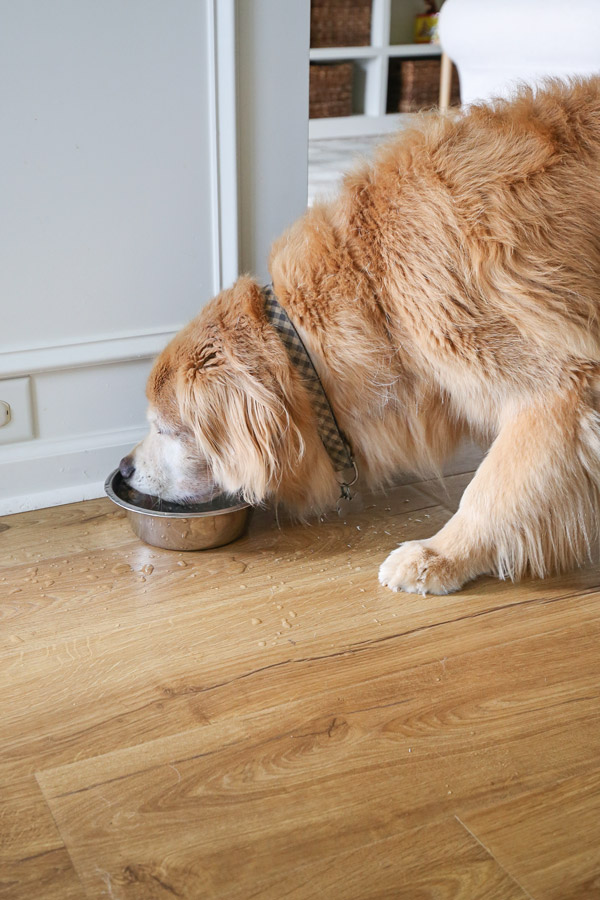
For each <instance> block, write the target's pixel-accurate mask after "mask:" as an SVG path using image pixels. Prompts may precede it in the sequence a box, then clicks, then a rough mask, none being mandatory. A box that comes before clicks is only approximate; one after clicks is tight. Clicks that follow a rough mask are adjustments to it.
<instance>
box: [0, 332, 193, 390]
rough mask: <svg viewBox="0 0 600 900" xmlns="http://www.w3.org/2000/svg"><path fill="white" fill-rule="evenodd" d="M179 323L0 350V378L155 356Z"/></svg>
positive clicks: (172, 334)
mask: <svg viewBox="0 0 600 900" xmlns="http://www.w3.org/2000/svg"><path fill="white" fill-rule="evenodd" d="M182 327H183V326H182V325H175V326H173V327H172V328H170V329H169V330H167V331H164V330H162V329H161V330H160V331H146V332H143V333H142V334H124V335H116V336H114V337H106V338H99V339H97V340H92V341H74V342H72V343H67V344H55V345H53V346H46V347H29V348H24V349H20V350H7V351H4V352H3V353H0V378H16V377H18V376H20V375H34V374H36V373H39V372H49V371H54V370H56V369H79V368H83V367H86V366H98V365H104V364H106V363H116V362H127V361H128V360H133V359H145V358H148V357H152V356H156V355H157V354H158V353H160V351H161V350H162V349H163V347H164V346H165V345H166V344H167V343H168V342H169V341H170V340H171V338H172V337H173V336H174V335H175V334H176V333H177V332H178V331H179V330H180V328H182Z"/></svg>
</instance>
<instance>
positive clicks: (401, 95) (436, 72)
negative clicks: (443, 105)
mask: <svg viewBox="0 0 600 900" xmlns="http://www.w3.org/2000/svg"><path fill="white" fill-rule="evenodd" d="M440 70H441V60H439V59H391V60H390V68H389V77H388V102H387V111H388V112H402V113H408V112H417V111H418V110H420V109H430V108H431V107H432V106H437V105H438V103H439V99H440ZM450 106H460V86H459V83H458V72H457V70H456V66H454V65H453V66H452V88H451V93H450Z"/></svg>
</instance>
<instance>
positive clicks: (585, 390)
mask: <svg viewBox="0 0 600 900" xmlns="http://www.w3.org/2000/svg"><path fill="white" fill-rule="evenodd" d="M270 272H271V276H272V279H273V291H274V293H275V295H276V297H277V299H278V301H279V303H280V304H281V306H282V307H283V308H284V309H285V310H286V311H287V314H288V316H289V318H290V319H291V321H292V322H293V324H294V325H295V327H296V329H297V330H298V332H299V334H300V335H301V337H302V340H303V342H304V344H305V346H306V348H307V350H308V352H309V354H310V357H311V358H312V360H313V362H314V366H315V367H316V370H317V371H318V373H319V376H320V379H321V381H322V384H323V386H324V389H325V392H326V394H327V397H328V398H329V402H330V404H331V406H332V408H333V410H334V413H335V416H336V418H337V421H338V423H339V426H340V428H341V430H342V432H343V433H344V435H345V436H346V438H347V440H348V442H349V444H350V446H351V448H352V453H353V456H354V459H355V460H356V463H357V467H358V470H359V472H360V475H361V481H362V482H363V483H365V484H367V485H371V486H378V485H382V484H384V483H386V482H390V481H392V480H393V478H394V476H395V475H396V474H397V473H398V472H399V471H407V470H412V471H415V472H416V473H419V474H421V475H424V474H431V473H436V472H439V467H440V465H441V464H442V463H443V461H444V459H445V458H447V457H448V456H449V454H450V453H451V452H452V451H453V449H454V448H455V446H456V445H457V442H458V441H459V440H460V439H461V438H462V437H463V436H464V435H469V434H470V435H475V436H479V437H481V438H483V439H484V440H486V441H491V447H490V449H489V451H488V453H487V455H486V457H485V459H484V461H483V462H482V464H481V465H480V467H479V469H478V471H477V472H476V474H475V476H474V478H473V480H472V481H471V483H470V484H469V486H468V487H467V489H466V491H465V492H464V495H463V497H462V501H461V503H460V507H459V509H458V512H457V513H456V514H455V515H454V516H453V517H452V518H451V519H450V521H449V522H448V523H447V524H446V525H445V526H444V527H443V528H442V529H441V530H440V531H439V532H438V533H437V534H435V535H434V536H433V537H431V538H429V539H428V540H423V541H408V542H406V543H403V544H401V545H400V547H398V549H395V550H394V551H393V552H392V553H391V555H390V556H388V558H387V560H385V562H383V565H382V566H381V569H380V581H381V582H382V584H384V585H388V586H389V587H390V588H392V589H393V590H403V591H412V592H420V593H427V592H430V593H434V594H444V593H447V592H449V591H455V590H457V589H458V588H460V587H461V586H462V585H464V584H465V582H467V581H469V580H470V579H472V578H475V577H476V576H478V575H480V574H482V573H495V574H496V575H497V576H499V577H500V578H512V579H517V578H519V577H520V576H522V575H523V574H524V573H531V574H533V575H536V576H543V575H545V574H546V573H549V572H551V571H553V570H557V569H564V568H565V567H570V566H573V565H577V564H580V563H582V562H583V561H585V559H586V557H588V555H589V552H590V548H591V547H592V546H593V544H594V543H595V542H596V539H597V531H598V511H599V490H600V418H599V415H598V403H599V398H600V319H599V316H598V311H599V309H600V78H591V79H579V80H573V81H570V82H569V83H564V82H560V81H549V82H548V83H547V84H546V85H545V86H544V87H543V88H540V89H537V90H533V89H522V90H521V91H520V92H519V94H518V95H517V96H516V98H515V99H514V100H512V101H510V102H508V101H497V102H494V103H491V104H489V105H484V104H482V105H475V106H473V107H472V108H470V109H469V110H468V111H467V112H465V113H463V114H460V115H458V116H454V117H452V118H450V117H444V116H440V115H435V114H433V115H431V114H428V115H425V116H423V117H421V118H417V119H416V121H415V124H414V126H413V127H412V128H411V129H410V130H408V131H405V132H403V133H401V134H399V135H398V136H396V137H395V138H394V139H393V140H392V141H391V142H389V143H388V144H386V145H384V146H383V147H382V148H381V149H380V151H379V153H378V155H377V157H376V159H375V162H374V163H373V164H364V165H363V166H362V168H359V169H358V170H357V171H355V172H353V173H352V174H350V175H348V176H347V177H346V178H345V180H344V183H343V187H342V189H341V191H340V193H339V195H338V196H337V198H336V199H334V200H333V201H332V202H327V203H322V204H319V205H317V206H315V207H314V208H312V209H310V210H309V211H307V212H306V214H305V215H304V216H303V217H302V218H301V219H300V220H299V221H298V222H297V223H296V224H295V225H293V226H292V227H291V228H290V229H289V230H288V231H287V233H285V234H284V235H283V236H282V237H281V238H280V239H279V240H278V241H277V242H276V243H275V245H274V247H273V249H272V255H271V260H270ZM148 398H149V401H150V411H149V420H150V434H149V435H148V436H147V437H146V438H145V439H144V440H143V441H142V442H141V443H140V444H139V445H138V446H137V447H136V448H135V450H134V451H133V452H132V455H130V456H128V457H126V458H125V460H123V461H122V464H121V469H122V472H123V474H124V475H125V476H126V477H127V479H128V481H129V483H130V484H131V485H132V486H133V487H135V488H137V489H139V490H141V491H146V492H149V493H153V494H157V495H158V496H160V497H164V498H168V499H172V500H178V501H181V502H186V501H188V500H193V499H199V498H202V497H205V496H206V494H207V491H210V489H211V488H212V486H213V485H216V486H217V487H218V488H219V489H225V490H227V491H231V492H241V494H242V495H243V496H244V497H245V498H246V499H247V500H248V501H250V502H251V503H253V504H260V503H263V502H264V501H266V500H268V499H272V500H273V501H275V502H277V503H278V502H281V503H283V504H285V505H287V506H288V507H291V508H292V509H293V510H295V511H297V512H299V513H300V514H301V515H302V514H304V513H305V512H306V511H307V510H309V509H311V508H316V509H323V508H324V507H329V506H331V505H332V504H334V503H335V501H336V498H337V497H338V496H339V490H340V489H339V484H338V480H337V479H336V475H335V472H334V466H333V465H332V463H331V461H330V458H329V456H328V453H327V452H326V450H325V448H324V445H323V442H322V440H321V437H320V435H319V430H318V426H317V420H316V414H315V410H314V408H313V404H312V403H311V398H310V395H309V393H308V391H307V389H306V385H305V382H304V380H303V378H302V376H301V375H300V374H299V372H298V370H297V369H296V367H295V366H294V365H293V363H292V361H291V359H290V356H289V354H288V352H287V350H286V347H285V346H284V343H283V342H282V340H281V336H280V334H279V333H278V331H277V330H276V329H275V328H274V327H273V325H272V324H271V322H270V321H269V320H268V318H267V317H266V314H265V296H264V292H263V291H262V290H261V288H260V286H259V285H258V284H257V283H256V281H254V280H253V279H252V278H249V277H242V278H240V279H239V281H238V282H237V283H236V284H235V285H234V286H233V287H232V288H231V289H229V290H226V291H223V292H222V293H221V294H220V295H219V296H218V297H217V298H216V299H215V300H213V301H212V302H211V303H209V304H208V305H207V306H206V307H205V308H204V309H203V310H202V311H201V313H200V315H199V316H198V317H197V318H196V319H194V320H193V321H192V322H191V323H190V324H189V325H188V326H187V327H186V328H184V329H183V330H182V331H181V332H180V333H179V334H178V335H177V336H176V337H175V338H174V339H173V340H172V341H171V343H170V344H169V345H168V347H167V348H166V349H165V350H164V352H163V353H162V354H161V355H160V356H159V357H158V359H157V361H156V363H155V365H154V369H153V371H152V374H151V376H150V379H149V383H148Z"/></svg>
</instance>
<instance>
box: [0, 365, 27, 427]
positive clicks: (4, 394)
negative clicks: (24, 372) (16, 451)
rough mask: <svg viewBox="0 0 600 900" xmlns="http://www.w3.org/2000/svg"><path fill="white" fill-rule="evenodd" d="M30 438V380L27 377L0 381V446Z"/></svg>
mask: <svg viewBox="0 0 600 900" xmlns="http://www.w3.org/2000/svg"><path fill="white" fill-rule="evenodd" d="M32 437H33V410H32V408H31V379H30V378H29V376H27V377H25V378H6V379H4V380H0V444H12V443H14V442H15V441H28V440H31V438H32Z"/></svg>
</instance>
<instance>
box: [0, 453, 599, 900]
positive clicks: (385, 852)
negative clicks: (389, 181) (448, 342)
mask: <svg viewBox="0 0 600 900" xmlns="http://www.w3.org/2000/svg"><path fill="white" fill-rule="evenodd" d="M458 468H459V469H460V468H461V466H460V464H459V466H458ZM463 471H464V470H463ZM467 479H468V476H464V477H463V476H462V475H459V476H455V477H454V480H452V477H450V478H449V479H448V480H447V482H446V484H447V485H448V488H449V493H448V494H446V493H445V492H444V493H440V492H439V491H440V485H439V484H438V483H434V482H424V483H420V484H410V485H404V486H401V487H399V488H397V489H395V490H393V491H390V492H388V494H387V495H386V496H381V497H375V498H367V499H366V507H367V508H366V509H365V510H364V511H363V512H362V513H359V514H354V515H352V516H350V517H348V518H347V519H346V520H340V519H338V518H337V517H329V518H325V519H324V520H323V521H320V522H317V523H313V524H312V525H310V526H300V525H294V524H290V523H286V522H284V523H282V525H281V528H278V527H277V526H276V523H275V522H274V520H273V517H272V514H271V513H270V512H269V511H262V512H259V513H258V514H257V515H256V516H255V519H254V521H253V523H252V525H251V528H250V531H249V533H248V535H247V537H245V538H244V539H243V540H242V541H239V542H237V543H236V544H233V545H231V546H229V547H224V548H221V549H219V550H216V551H209V552H207V553H204V554H202V553H199V554H186V555H183V554H177V553H169V552H168V551H160V550H155V549H153V548H149V547H145V546H144V545H142V544H141V543H139V542H138V541H137V540H136V539H135V538H134V537H133V535H132V534H131V532H130V531H129V529H128V526H127V523H126V521H125V520H124V519H123V518H122V517H121V516H120V514H119V513H117V514H116V515H115V514H114V513H113V512H112V509H111V507H110V505H109V503H108V501H91V502H89V503H87V504H77V505H73V506H71V507H66V508H65V507H62V508H58V509H57V510H52V511H42V512H40V513H24V514H20V515H18V516H12V517H7V518H6V519H4V520H2V521H1V522H0V525H4V524H8V525H9V528H8V529H5V530H4V531H3V532H2V533H1V534H0V542H4V543H3V547H7V548H8V553H7V554H4V553H3V555H2V559H1V562H0V615H1V616H2V622H3V627H2V630H1V631H0V684H1V685H2V688H3V690H2V691H0V720H1V721H2V723H3V728H2V735H1V737H0V801H1V802H3V805H4V816H3V818H2V819H0V843H2V847H3V850H4V856H3V858H2V861H3V863H4V869H3V872H4V871H6V872H8V873H10V877H11V878H13V876H14V873H15V872H16V873H17V874H18V878H17V879H13V881H12V882H9V881H6V882H5V883H6V884H7V885H8V884H10V885H12V888H11V889H14V891H15V892H16V893H15V896H18V897H19V898H20V897H21V896H27V895H28V894H29V896H35V897H38V896H39V897H42V898H43V897H45V896H48V897H54V896H64V897H67V898H70V897H71V896H78V893H77V892H78V891H80V890H81V885H80V882H79V881H77V876H76V875H75V871H76V872H77V874H78V876H80V878H81V880H82V882H83V883H84V885H85V887H86V890H87V892H88V896H92V897H106V896H109V895H110V892H111V891H112V892H113V896H123V897H124V898H127V897H138V896H139V897H144V900H145V898H147V897H153V896H161V897H162V896H169V895H170V896H173V894H172V892H170V891H169V885H171V886H175V887H176V889H177V890H180V891H181V892H182V893H181V895H182V896H189V897H190V898H194V900H195V898H196V897H198V896H202V894H198V893H197V888H198V885H203V884H204V885H207V886H208V887H207V888H206V889H207V890H208V891H209V893H208V896H211V894H210V892H211V891H212V892H213V895H214V896H216V897H219V896H239V897H240V898H241V897H244V898H245V897H250V896H253V894H252V890H254V889H256V890H255V893H256V896H261V893H260V892H262V896H265V897H271V896H272V897H273V898H275V897H278V896H281V895H282V894H281V891H282V890H283V889H285V891H287V893H289V895H290V896H297V897H304V896H306V897H308V896H311V894H310V891H311V890H312V891H313V892H314V893H313V896H314V895H316V896H319V895H323V896H326V893H327V891H329V892H330V893H331V894H332V895H335V896H339V897H344V896H348V897H353V896H357V897H358V896H365V897H371V896H373V897H377V896H381V897H383V896H390V885H392V886H393V891H395V893H394V892H392V894H391V895H392V896H399V897H403V896H406V897H409V896H410V897H411V898H412V897H415V898H418V897H421V896H423V897H429V896H431V897H434V896H438V895H436V894H435V891H436V890H438V891H439V892H442V893H440V894H439V896H442V897H445V896H457V897H464V898H465V900H467V898H469V900H471V896H472V895H473V894H472V892H473V891H474V890H476V889H477V890H479V888H475V887H474V885H478V884H481V896H482V897H487V896H490V897H495V896H498V897H504V896H506V897H507V898H512V896H513V894H514V896H515V897H519V898H521V897H522V893H521V887H518V885H517V882H518V881H519V879H518V878H517V879H516V882H515V881H514V879H513V880H512V881H511V879H510V877H509V876H507V875H506V874H505V873H504V869H503V866H502V864H501V862H500V864H499V863H498V862H497V861H496V860H494V859H492V858H490V856H489V854H488V853H487V852H486V851H484V850H483V849H482V848H481V847H479V845H477V844H476V842H475V841H474V839H473V838H472V837H470V836H469V835H468V834H467V835H466V837H465V835H464V834H463V835H462V837H459V835H460V834H462V832H461V831H460V826H458V823H456V822H455V820H454V815H455V814H456V813H457V812H459V813H460V814H461V815H462V816H464V817H465V821H467V822H468V823H470V819H469V816H470V814H471V813H473V815H475V814H479V813H480V812H481V810H482V809H483V808H490V807H495V806H498V807H499V808H501V807H502V804H509V803H511V802H513V801H514V802H516V801H517V800H518V799H519V798H521V797H525V796H527V795H528V794H532V793H535V792H539V795H540V797H542V796H543V795H544V792H545V791H552V789H553V788H554V787H555V785H556V784H557V783H558V782H560V781H562V780H564V779H565V778H576V777H588V776H590V775H591V774H593V773H594V772H596V771H597V770H598V734H599V727H600V726H599V717H600V716H599V710H598V704H597V699H596V698H597V695H598V685H599V683H600V679H599V669H600V664H599V662H598V655H597V649H596V648H597V643H598V636H599V635H598V632H599V631H600V593H599V591H598V586H599V585H600V571H599V568H598V566H589V567H587V568H584V569H581V570H579V571H578V572H576V573H570V574H568V575H563V576H560V577H557V578H552V579H548V580H547V581H545V582H535V581H525V582H523V583H522V584H521V585H517V586H515V585H512V584H507V583H499V582H497V581H495V580H493V579H489V578H488V579H481V580H479V581H478V582H476V583H475V584H472V585H470V586H468V588H467V589H466V590H465V591H463V592H461V593H460V594H458V595H454V596H451V597H426V598H424V597H420V596H415V595H410V596H407V595H402V594H393V593H391V592H389V591H387V590H385V589H384V588H382V587H381V586H380V585H379V584H378V582H377V568H378V565H379V563H380V562H381V561H382V559H383V558H384V557H385V555H386V554H387V552H389V550H390V549H392V548H393V547H394V546H395V545H396V544H397V543H398V542H399V541H400V540H403V539H414V538H419V537H426V536H428V535H429V534H431V533H432V532H434V531H435V530H436V529H437V528H439V527H440V526H441V525H442V524H443V523H444V522H445V521H446V520H447V518H448V517H449V515H450V514H451V513H450V510H451V508H452V507H453V506H454V505H455V503H456V502H457V500H458V495H459V492H460V489H461V487H462V486H464V482H465V481H466V480H467ZM86 532H87V533H86ZM181 563H185V565H181ZM150 567H152V568H150ZM36 569H37V571H35V570H36ZM49 582H52V583H49ZM34 775H36V776H37V783H36V781H35V780H34ZM38 784H39V786H40V787H41V788H42V791H43V793H42V792H40V787H38ZM50 811H51V813H50ZM55 822H56V823H58V830H57V828H56V825H55ZM436 829H439V833H440V834H442V833H443V834H447V835H448V838H447V841H448V847H450V848H455V851H454V850H453V851H452V852H448V853H446V852H445V850H444V847H443V845H441V844H440V846H439V854H438V850H437V849H436V847H437V846H438V845H436V844H435V840H434V838H433V837H427V835H431V836H432V835H434V834H435V832H436ZM457 829H459V830H457ZM594 835H595V836H596V837H597V838H598V843H600V828H599V829H596V826H595V824H592V825H591V826H590V836H591V837H590V839H591V838H592V836H594ZM426 837H427V840H426V839H425V838H426ZM465 842H466V843H465ZM401 847H405V848H408V847H412V848H413V849H412V850H411V851H410V853H409V854H408V856H410V858H411V859H413V860H414V866H413V864H412V862H411V863H410V866H408V862H407V859H408V857H407V856H404V857H403V856H402V854H400V856H399V852H400V851H399V848H401ZM461 848H462V849H461ZM469 848H471V849H469ZM554 852H555V854H556V858H557V860H558V861H560V859H561V858H562V854H563V847H562V842H561V839H560V836H557V838H556V842H555V846H554ZM407 853H408V851H407ZM472 853H474V854H475V855H474V856H472V855H471V854H472ZM344 854H345V856H344ZM436 854H438V855H436ZM477 854H480V856H477ZM453 855H454V856H455V858H456V860H457V865H456V867H455V869H454V873H453V869H452V857H453ZM390 858H391V864H388V863H389V862H390ZM398 859H400V860H404V862H405V863H406V865H404V864H402V865H401V863H400V862H398ZM571 859H572V849H571V848H570V846H569V844H568V842H565V844H564V860H565V867H566V868H565V871H567V872H568V871H569V865H570V860H571ZM460 860H463V861H464V863H465V864H464V865H462V863H460ZM459 863H460V864H459ZM407 867H408V868H407ZM408 869H410V876H409V877H408V876H406V877H404V876H403V878H404V880H402V879H401V873H402V872H406V871H408ZM429 869H431V877H429V875H428V874H427V873H428V871H429ZM592 869H593V866H592ZM365 872H366V873H367V874H365ZM478 872H479V873H484V874H482V875H481V881H480V882H479V881H477V878H479V877H480V876H479V875H477V873H478ZM53 873H54V874H53ZM61 873H62V874H61ZM186 873H187V875H186ZM436 873H437V874H436ZM369 874H370V876H371V877H369ZM511 874H514V873H511ZM555 874H556V877H557V879H559V878H560V872H559V869H557V870H556V873H555ZM155 876H157V877H155ZM163 876H164V878H163ZM188 876H189V878H188ZM590 878H593V872H592V874H590ZM170 879H172V880H170ZM186 879H187V880H186ZM503 879H504V880H503ZM567 880H568V879H567ZM54 882H55V884H56V887H55V886H54ZM563 883H564V881H563ZM1 885H2V882H1V881H0V886H1ZM401 889H402V890H404V889H406V893H405V894H404V895H403V894H402V893H399V891H400V890H401ZM503 890H504V891H505V893H504V894H503V893H502V891H503ZM18 891H20V893H18ZM61 891H62V895H61V893H60V892H61ZM232 891H233V892H234V893H232ZM235 891H237V894H236V893H235ZM294 891H295V892H296V893H293V892H294ZM303 891H304V893H303ZM344 891H345V892H346V894H344ZM386 891H387V894H386ZM410 891H413V893H412V894H411V893H410ZM452 891H454V893H452ZM469 891H471V894H469V893H468V892H469ZM486 891H487V893H486ZM52 892H54V893H52ZM278 892H279V894H278ZM361 892H362V893H361ZM369 892H370V893H369ZM494 892H496V893H494ZM511 892H512V893H511ZM9 895H10V893H9ZM286 895H287V894H283V896H286ZM473 896H478V895H477V894H476V893H475V894H474V895H473ZM536 900H538V898H537V897H536Z"/></svg>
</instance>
